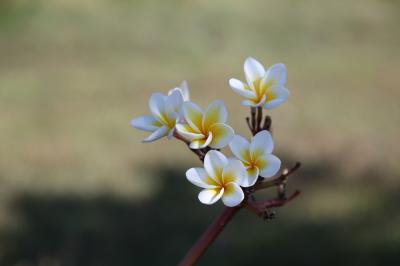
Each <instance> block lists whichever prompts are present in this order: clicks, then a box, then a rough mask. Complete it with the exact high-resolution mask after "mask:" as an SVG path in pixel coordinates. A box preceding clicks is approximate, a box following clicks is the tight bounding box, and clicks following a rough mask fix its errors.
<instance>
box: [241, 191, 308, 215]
mask: <svg viewBox="0 0 400 266" xmlns="http://www.w3.org/2000/svg"><path fill="white" fill-rule="evenodd" d="M299 194H300V191H299V190H296V191H295V192H294V193H293V194H292V195H291V196H290V197H289V198H285V199H280V198H275V199H268V200H261V201H256V202H248V203H247V205H246V208H247V209H248V210H250V211H252V212H254V213H255V214H256V215H257V216H260V217H262V216H263V213H264V212H265V210H267V209H268V208H276V207H281V206H283V205H285V204H286V203H288V202H289V201H291V200H293V199H294V198H296V197H297V196H298V195H299Z"/></svg>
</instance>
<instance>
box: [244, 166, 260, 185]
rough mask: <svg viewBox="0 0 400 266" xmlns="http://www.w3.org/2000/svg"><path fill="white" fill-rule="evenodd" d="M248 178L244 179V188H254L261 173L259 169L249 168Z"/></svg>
mask: <svg viewBox="0 0 400 266" xmlns="http://www.w3.org/2000/svg"><path fill="white" fill-rule="evenodd" d="M246 171H247V178H245V179H243V181H242V184H241V186H242V187H251V186H253V185H254V184H255V183H256V182H257V179H258V176H259V173H260V171H259V170H258V168H257V167H251V168H247V169H246Z"/></svg>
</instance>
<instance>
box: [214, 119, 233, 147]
mask: <svg viewBox="0 0 400 266" xmlns="http://www.w3.org/2000/svg"><path fill="white" fill-rule="evenodd" d="M209 130H210V134H211V133H212V135H213V138H212V141H211V142H210V144H209V145H210V147H211V148H213V149H222V148H223V147H225V146H226V145H228V144H229V143H230V142H231V141H232V139H233V136H234V135H235V132H234V131H233V129H232V128H231V127H230V126H228V125H227V124H222V123H216V124H213V125H212V126H211V127H210V129H209Z"/></svg>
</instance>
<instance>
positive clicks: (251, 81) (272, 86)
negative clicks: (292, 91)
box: [229, 57, 289, 109]
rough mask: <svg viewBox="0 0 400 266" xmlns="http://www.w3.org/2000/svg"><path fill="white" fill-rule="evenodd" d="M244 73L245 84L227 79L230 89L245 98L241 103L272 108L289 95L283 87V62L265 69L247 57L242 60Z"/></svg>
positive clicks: (284, 78)
mask: <svg viewBox="0 0 400 266" xmlns="http://www.w3.org/2000/svg"><path fill="white" fill-rule="evenodd" d="M244 73H245V76H246V80H247V84H245V83H243V82H242V81H240V80H238V79H233V78H232V79H230V80H229V85H230V86H231V88H232V90H233V91H235V92H236V93H238V94H239V95H241V96H243V97H245V98H246V100H243V101H242V105H244V106H250V107H259V106H262V107H263V108H265V109H272V108H274V107H276V106H278V105H279V104H281V103H282V102H284V101H285V100H286V99H287V98H288V97H289V91H288V89H286V87H285V83H286V67H285V65H284V64H275V65H272V66H271V67H270V68H268V70H267V71H265V69H264V67H263V65H262V64H261V63H260V62H258V61H257V60H256V59H254V58H252V57H248V58H247V59H246V61H245V62H244Z"/></svg>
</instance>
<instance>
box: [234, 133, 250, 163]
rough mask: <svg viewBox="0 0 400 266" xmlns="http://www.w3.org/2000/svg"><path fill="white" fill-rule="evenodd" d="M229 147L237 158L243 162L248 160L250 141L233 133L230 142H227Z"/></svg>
mask: <svg viewBox="0 0 400 266" xmlns="http://www.w3.org/2000/svg"><path fill="white" fill-rule="evenodd" d="M229 148H230V149H231V151H232V153H233V154H234V155H235V156H236V157H237V158H239V159H240V160H242V161H243V162H250V153H249V148H250V143H249V141H248V140H247V139H245V138H244V137H242V136H240V135H235V136H234V137H233V140H232V141H231V143H229Z"/></svg>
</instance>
